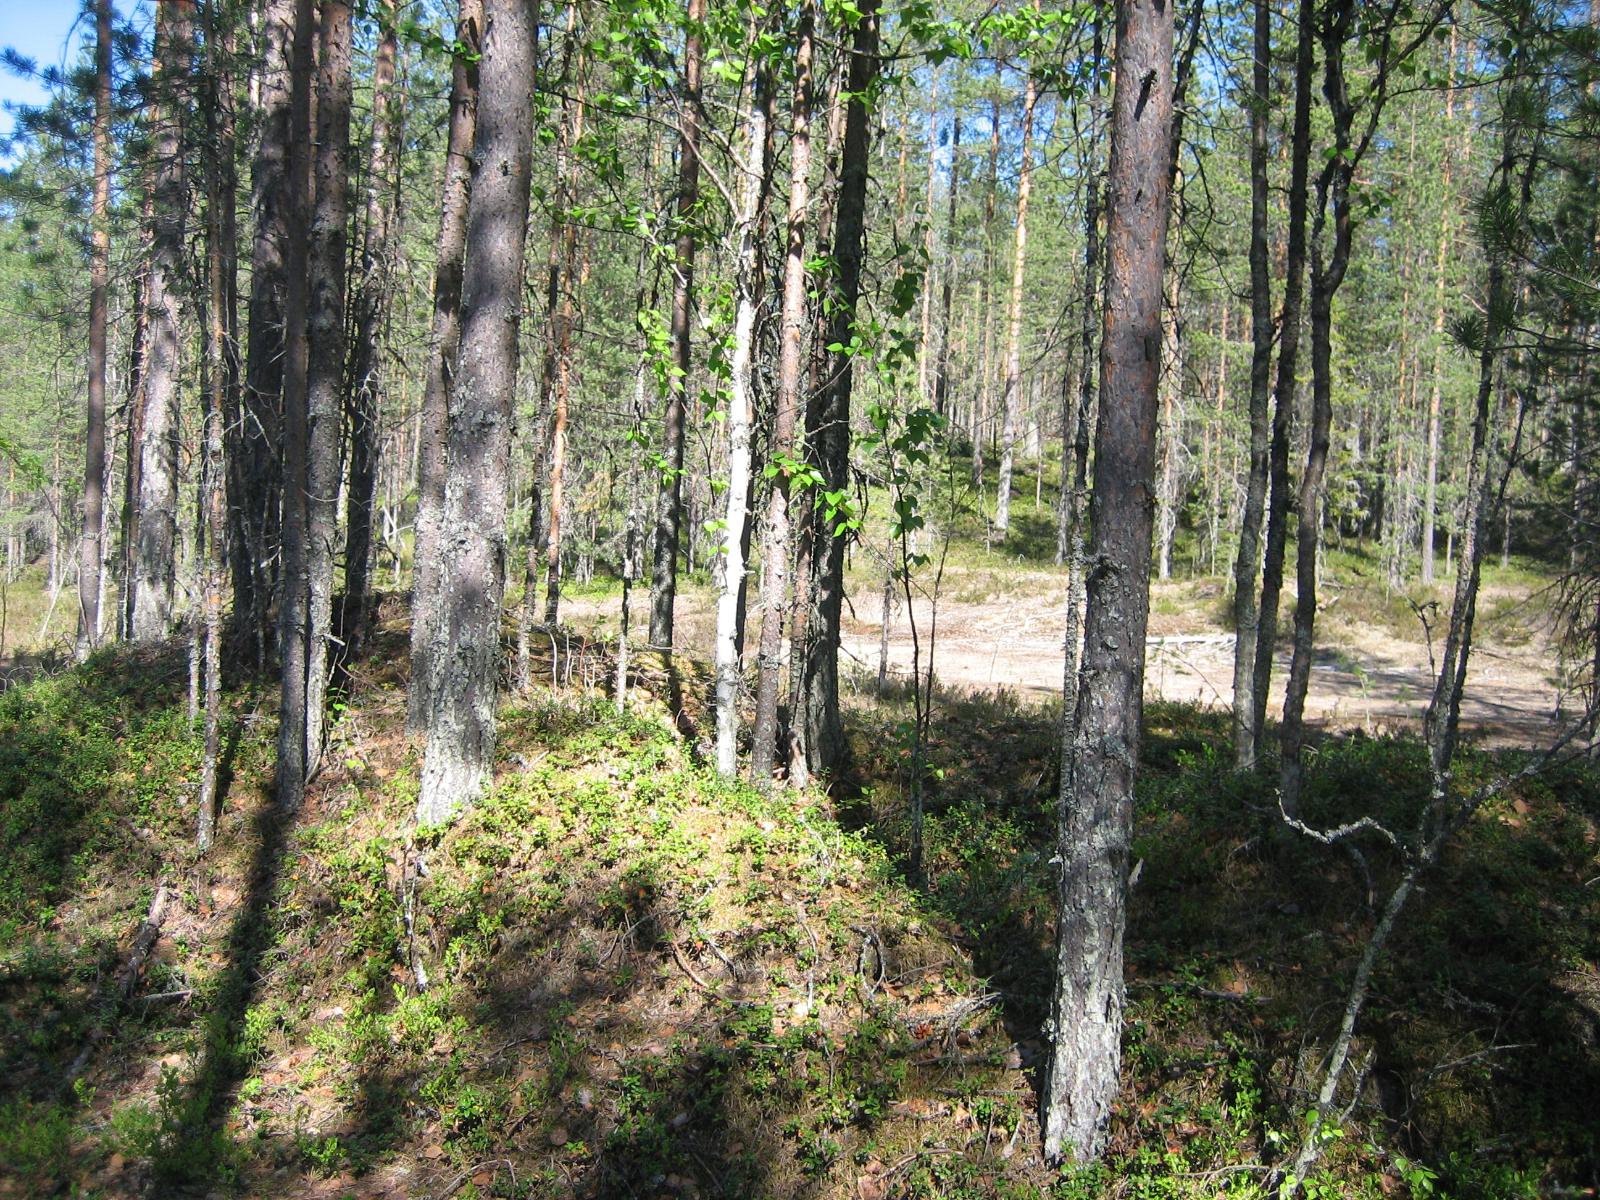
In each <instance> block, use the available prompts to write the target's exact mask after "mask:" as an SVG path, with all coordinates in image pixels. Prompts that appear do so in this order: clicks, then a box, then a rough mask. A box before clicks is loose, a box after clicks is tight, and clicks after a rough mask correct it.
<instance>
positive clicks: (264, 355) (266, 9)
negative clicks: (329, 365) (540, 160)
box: [231, 0, 304, 629]
mask: <svg viewBox="0 0 1600 1200" xmlns="http://www.w3.org/2000/svg"><path fill="white" fill-rule="evenodd" d="M295 11H296V0H264V3H263V4H262V6H261V63H260V65H259V67H258V68H257V72H256V90H257V92H258V95H259V97H260V98H259V101H258V103H257V105H256V117H255V119H256V124H257V128H258V131H259V132H258V135H257V136H258V139H259V140H258V141H257V144H256V152H255V158H254V161H253V162H252V164H251V171H250V192H251V194H250V208H251V212H252V214H253V216H254V224H255V237H254V241H253V242H252V245H251V258H250V322H249V328H248V330H247V332H246V335H245V336H246V349H245V381H244V404H243V408H244V414H245V420H244V422H243V427H242V428H241V430H240V432H239V438H238V441H239V446H240V450H241V454H240V460H241V461H240V463H239V466H238V468H237V476H238V478H239V480H240V492H241V494H240V495H238V496H235V497H232V498H231V504H232V506H233V507H234V508H235V510H237V511H238V512H239V513H240V514H241V523H242V525H243V527H244V532H245V544H244V545H242V546H239V547H237V548H236V549H235V551H234V555H233V566H234V572H233V578H234V585H233V586H234V607H235V611H236V612H238V613H240V614H241V615H242V614H243V613H248V614H249V616H250V620H251V621H252V623H253V624H254V625H255V626H256V627H257V628H258V629H261V628H264V627H265V626H266V621H267V608H268V607H269V605H270V601H271V593H272V590H273V570H274V566H273V564H274V562H275V560H276V558H277V555H278V550H279V539H280V537H281V533H280V522H281V513H280V508H281V506H282V505H283V504H284V503H285V499H284V495H283V472H284V464H283V463H282V462H281V461H280V457H279V456H280V454H281V453H282V450H281V449H280V447H282V446H283V445H284V437H285V431H286V426H285V422H284V371H285V369H286V365H287V363H286V352H285V345H284V338H285V328H286V312H285V310H286V305H287V300H288V291H289V286H290V284H289V276H288V255H289V253H290V243H291V240H298V238H299V236H300V234H301V233H302V231H303V229H304V227H303V226H300V227H294V226H293V225H292V224H291V220H290V214H291V213H292V211H293V209H294V204H295V198H294V197H293V196H292V195H291V193H290V181H289V158H290V136H291V135H290V107H291V99H290V79H289V74H290V58H291V48H292V43H293V40H294V21H295Z"/></svg>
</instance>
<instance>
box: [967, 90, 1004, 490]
mask: <svg viewBox="0 0 1600 1200" xmlns="http://www.w3.org/2000/svg"><path fill="white" fill-rule="evenodd" d="M999 190H1000V102H999V101H998V100H995V101H994V102H993V103H992V104H991V105H990V108H989V188H988V191H987V192H986V193H985V194H984V197H983V275H982V276H981V277H980V278H981V282H980V284H979V287H980V292H979V297H978V312H979V313H980V314H982V321H983V349H982V353H981V359H980V362H979V366H978V413H977V417H976V418H975V419H974V420H973V422H972V486H973V487H974V488H976V489H977V490H978V491H979V492H980V493H981V492H982V491H983V472H984V454H985V450H986V443H987V442H988V440H989V407H990V380H991V379H992V378H993V375H994V371H993V363H992V362H991V361H990V360H991V358H992V357H993V348H994V334H993V329H994V321H993V313H992V308H991V305H990V303H989V292H990V289H991V288H992V287H993V286H994V205H995V194H996V193H997V192H998V191H999Z"/></svg>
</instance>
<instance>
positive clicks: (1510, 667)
mask: <svg viewBox="0 0 1600 1200" xmlns="http://www.w3.org/2000/svg"><path fill="white" fill-rule="evenodd" d="M1035 575H1037V577H1035ZM972 582H973V581H966V584H967V585H966V586H964V583H963V581H962V580H961V579H959V578H957V579H954V580H949V579H947V587H946V594H947V595H948V596H954V597H960V598H956V599H944V600H941V602H940V604H939V608H938V613H937V616H938V621H937V625H935V624H934V621H933V617H934V612H933V607H932V605H931V604H930V603H928V602H926V601H921V600H919V602H918V605H917V622H918V631H919V635H920V638H921V642H922V647H923V653H924V654H926V652H927V646H928V635H929V631H930V630H932V631H933V632H934V637H933V652H934V671H935V674H936V677H937V679H938V681H939V683H940V684H941V685H943V686H946V687H956V688H971V689H976V690H985V691H998V690H1001V689H1006V690H1009V691H1012V692H1015V693H1019V694H1021V695H1022V696H1024V697H1026V698H1028V699H1036V700H1045V699H1049V698H1053V697H1058V696H1060V694H1061V683H1062V663H1063V658H1062V639H1063V631H1064V630H1065V627H1066V600H1065V595H1064V589H1062V588H1061V587H1060V583H1059V579H1058V578H1057V577H1056V576H1054V575H1050V574H1047V573H1044V572H1038V573H1035V572H1024V573H1021V575H1020V576H1018V577H1016V578H1008V579H1007V580H1006V581H1005V582H1006V583H1009V584H1012V585H1015V587H1016V591H1010V590H1009V589H1007V590H1006V591H1005V592H1002V593H1000V594H979V593H982V592H984V591H985V589H983V588H981V587H974V586H970V584H971V583H972ZM985 582H997V583H998V582H1000V581H999V580H996V579H995V578H994V577H993V576H989V575H986V577H985ZM1158 599H1165V600H1166V603H1159V604H1158V605H1157V612H1156V613H1155V614H1154V615H1152V618H1151V637H1150V640H1149V643H1148V657H1147V660H1146V670H1145V695H1146V697H1147V698H1148V699H1151V700H1173V701H1185V702H1191V703H1198V704H1203V705H1211V706H1215V707H1218V708H1226V707H1228V706H1229V703H1230V700H1231V697H1232V690H1233V635H1232V634H1231V633H1226V632H1222V631H1220V630H1219V628H1218V626H1217V623H1216V620H1215V618H1214V615H1212V614H1210V613H1209V612H1208V611H1207V609H1206V606H1207V604H1208V603H1212V599H1211V598H1208V597H1205V596H1197V595H1196V592H1195V587H1194V585H1192V584H1168V585H1163V586H1162V587H1161V588H1160V589H1158ZM1487 599H1488V597H1485V600H1486V601H1487ZM678 603H679V609H678V638H677V641H678V644H679V645H680V646H686V647H691V648H693V650H692V652H694V653H703V654H704V655H705V656H706V657H707V658H709V657H710V655H711V644H712V633H713V629H714V625H715V621H714V600H713V597H712V595H711V593H710V591H709V589H705V588H703V587H693V588H689V589H686V590H680V592H679V596H678ZM882 605H883V599H882V592H881V590H880V588H878V587H870V586H857V587H856V588H854V589H853V590H852V593H851V595H850V605H849V607H848V608H847V610H846V613H845V629H844V639H843V649H844V655H845V658H846V659H847V661H848V662H850V663H851V664H852V665H854V666H855V667H857V668H858V669H859V670H861V671H863V672H865V673H867V674H868V675H869V676H873V675H876V673H877V669H878V661H879V654H880V646H881V641H880V639H881V633H882V630H881V621H882V612H883V607H882ZM618 607H619V606H618V602H617V600H615V599H610V600H607V601H602V602H598V603H595V602H579V603H576V604H569V605H568V606H567V607H566V608H564V610H563V619H564V620H566V621H570V622H572V623H573V624H575V625H577V626H579V627H582V628H596V627H598V628H603V629H605V630H606V631H608V632H612V633H614V632H615V630H616V627H617V616H618ZM1212 607H1215V604H1214V603H1212ZM647 617H648V613H647V600H646V599H645V595H644V590H643V589H641V590H640V592H639V593H638V594H637V595H636V598H635V608H634V617H633V621H634V625H633V628H634V630H635V631H636V632H635V636H639V635H640V634H642V632H643V628H644V625H645V622H646V620H647ZM757 619H758V618H756V616H755V615H754V614H753V613H752V616H751V623H752V627H753V626H754V623H755V621H756V620H757ZM750 636H752V637H753V636H754V634H753V633H752V634H751V635H750ZM1318 641H1319V648H1318V651H1317V660H1316V662H1315V664H1314V666H1313V668H1312V674H1311V690H1310V694H1309V695H1308V697H1307V701H1306V715H1307V719H1308V720H1310V721H1312V722H1313V723H1316V724H1319V725H1322V726H1324V727H1327V728H1330V729H1355V728H1360V729H1363V730H1365V731H1366V732H1367V733H1369V734H1372V735H1374V736H1378V735H1381V734H1383V733H1386V732H1395V731H1399V730H1402V729H1416V728H1418V727H1419V726H1420V723H1421V720H1422V714H1423V711H1424V709H1426V707H1427V704H1428V699H1429V697H1430V696H1431V695H1432V691H1433V682H1434V669H1433V668H1432V667H1431V666H1430V664H1429V656H1428V646H1427V644H1426V642H1425V641H1424V640H1422V638H1421V637H1420V636H1419V637H1418V638H1417V639H1415V640H1406V639H1401V638H1396V637H1394V636H1392V635H1391V634H1390V633H1388V632H1386V631H1383V630H1380V629H1376V628H1352V627H1351V626H1350V624H1349V623H1348V622H1346V621H1344V620H1341V619H1340V616H1339V614H1338V612H1337V609H1335V611H1333V612H1331V613H1329V614H1328V615H1327V617H1326V619H1324V620H1323V621H1322V622H1321V623H1320V625H1319V631H1318ZM911 658H912V637H911V623H910V621H909V620H907V614H906V611H905V606H904V604H903V602H902V603H900V604H899V605H897V607H896V608H895V610H894V612H893V614H892V616H891V620H890V624H889V669H890V672H891V673H892V674H895V675H898V676H901V677H906V676H909V674H910V670H911ZM1556 663H1557V659H1556V655H1555V652H1554V650H1553V649H1552V648H1551V647H1550V646H1549V645H1548V643H1547V642H1546V640H1545V639H1544V638H1543V637H1541V636H1539V635H1537V634H1536V635H1534V636H1533V637H1532V638H1531V640H1528V641H1527V642H1526V644H1522V645H1518V646H1507V645H1497V644H1495V643H1493V642H1489V641H1480V642H1479V643H1478V644H1477V645H1476V646H1475V647H1474V649H1473V655H1472V662H1471V669H1470V671H1469V673H1468V688H1467V696H1466V699H1465V702H1464V704H1463V707H1462V724H1463V726H1464V728H1466V729H1468V730H1469V731H1471V732H1472V734H1473V735H1474V736H1476V737H1478V738H1480V739H1481V740H1483V741H1485V742H1487V743H1490V744H1494V745H1525V746H1536V745H1540V744H1543V743H1545V742H1547V741H1548V740H1549V739H1550V738H1551V737H1552V736H1553V735H1554V734H1555V733H1557V732H1558V730H1559V729H1560V727H1561V724H1562V722H1561V717H1560V710H1558V704H1559V702H1560V699H1561V695H1560V689H1559V683H1558V678H1557V670H1556ZM1288 670H1289V660H1288V653H1287V646H1286V645H1285V647H1284V651H1283V653H1280V655H1279V656H1278V663H1277V669H1276V670H1275V671H1274V679H1273V689H1272V698H1271V707H1270V709H1269V711H1270V712H1276V711H1279V710H1281V707H1282V700H1283V680H1284V678H1285V677H1286V676H1287V674H1288ZM1572 703H1573V701H1572V699H1571V698H1570V697H1569V698H1568V701H1567V709H1568V710H1570V708H1571V706H1572Z"/></svg>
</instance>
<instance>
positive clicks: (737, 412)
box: [714, 67, 772, 779]
mask: <svg viewBox="0 0 1600 1200" xmlns="http://www.w3.org/2000/svg"><path fill="white" fill-rule="evenodd" d="M771 118H772V80H771V77H770V75H769V74H768V72H767V69H766V68H765V67H758V68H757V69H756V78H755V90H754V95H753V96H752V97H751V102H750V115H749V120H748V125H747V128H746V132H745V137H746V140H747V146H746V150H745V154H746V162H745V163H744V178H743V180H742V183H743V190H742V193H741V195H740V203H739V214H738V230H737V235H736V236H737V239H738V242H737V244H738V257H737V259H736V260H735V264H734V296H735V302H734V303H735V308H734V318H733V356H732V360H731V364H730V368H731V369H730V379H729V391H730V395H729V398H728V492H727V515H726V517H725V518H724V521H723V526H722V546H721V548H720V550H719V552H718V555H717V561H716V565H715V568H714V571H715V575H716V577H717V581H718V584H719V590H718V595H717V633H716V708H717V770H718V771H719V772H721V774H723V775H724V776H726V777H728V778H730V779H731V778H733V777H734V776H736V775H737V774H738V769H739V694H740V692H741V691H742V690H743V689H742V687H741V684H742V683H743V672H742V671H741V670H740V663H739V643H738V626H739V593H740V591H741V589H742V588H743V586H744V576H745V556H744V547H743V544H742V540H743V537H744V531H745V526H746V523H747V519H748V513H749V510H748V507H747V505H748V502H749V497H750V480H751V475H752V471H751V463H750V432H751V425H752V424H753V423H754V418H755V402H754V395H753V389H752V385H751V361H752V359H753V357H754V351H755V336H756V287H757V278H756V272H757V270H758V269H759V258H758V256H757V251H756V234H757V231H758V230H759V229H760V227H761V224H762V221H761V211H760V210H761V206H762V205H763V203H765V200H766V189H765V188H763V187H762V181H763V179H764V178H765V176H766V152H767V125H768V123H769V121H770V120H771Z"/></svg>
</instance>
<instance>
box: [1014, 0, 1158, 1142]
mask: <svg viewBox="0 0 1600 1200" xmlns="http://www.w3.org/2000/svg"><path fill="white" fill-rule="evenodd" d="M1172 43H1173V9H1172V6H1171V5H1170V4H1158V3H1156V2H1155V0H1121V2H1120V3H1118V5H1117V40H1116V80H1117V86H1116V92H1115V97H1114V101H1113V117H1112V133H1111V167H1110V174H1109V190H1110V203H1109V210H1108V211H1109V221H1108V225H1107V236H1106V241H1107V256H1108V260H1109V263H1110V272H1109V275H1108V277H1107V282H1106V318H1105V337H1104V340H1103V342H1102V345H1101V351H1100V367H1101V379H1102V385H1101V396H1102V412H1101V417H1100V425H1099V432H1098V435H1097V438H1096V454H1095V481H1094V483H1095V487H1094V514H1093V523H1092V524H1093V535H1092V536H1093V545H1092V550H1091V559H1092V561H1093V562H1094V564H1095V569H1094V571H1093V573H1092V574H1091V576H1090V579H1089V593H1088V611H1087V614H1086V619H1085V631H1084V659H1083V670H1082V681H1083V682H1082V685H1081V686H1080V690H1079V693H1078V705H1077V721H1076V724H1077V730H1076V740H1075V741H1074V742H1073V744H1072V746H1071V747H1070V748H1069V753H1070V757H1069V758H1068V759H1067V764H1068V765H1067V769H1066V770H1065V771H1064V772H1063V779H1062V789H1061V804H1060V811H1059V825H1058V837H1057V845H1056V852H1057V854H1059V855H1060V858H1061V866H1060V869H1059V875H1058V879H1059V881H1060V882H1059V899H1060V909H1059V913H1060V915H1059V920H1058V925H1057V936H1056V985H1055V989H1054V994H1053V996H1052V1005H1051V1029H1052V1031H1053V1035H1052V1036H1053V1039H1054V1044H1053V1046H1052V1050H1051V1057H1050V1063H1049V1070H1048V1076H1047V1079H1046V1082H1045V1089H1044V1105H1043V1108H1044V1120H1043V1125H1044V1131H1043V1132H1044V1152H1045V1156H1046V1157H1047V1158H1050V1159H1059V1158H1061V1157H1062V1156H1064V1155H1073V1156H1075V1157H1076V1158H1078V1159H1079V1160H1084V1161H1092V1160H1094V1159H1096V1158H1098V1157H1099V1156H1100V1154H1101V1153H1102V1152H1103V1151H1104V1149H1105V1143H1106V1135H1107V1133H1108V1131H1109V1126H1110V1121H1111V1107H1112V1103H1113V1101H1114V1100H1115V1099H1116V1095H1117V1081H1118V1073H1119V1067H1120V1063H1121V1034H1122V1002H1123V979H1122V946H1123V933H1124V928H1125V923H1126V907H1127V879H1128V866H1129V862H1128V859H1129V854H1128V848H1129V840H1130V838H1131V836H1132V824H1133V784H1134V771H1135V765H1136V764H1137V762H1138V759H1139V735H1140V716H1141V710H1142V699H1141V697H1142V687H1143V677H1144V646H1145V629H1146V621H1147V618H1148V614H1149V605H1150V541H1151V532H1152V530H1151V510H1150V503H1149V496H1150V489H1151V487H1152V485H1153V483H1154V473H1155V433H1156V389H1157V386H1158V384H1159V381H1160V365H1161V364H1160V361H1159V359H1160V353H1159V349H1158V347H1159V346H1160V337H1161V292H1162V279H1163V275H1164V272H1165V268H1166V240H1167V239H1166V233H1167V216H1168V209H1169V201H1170V198H1171V173H1170V169H1169V161H1170V158H1171V143H1172V132H1173V131H1172V119H1171V118H1172V72H1173V59H1172Z"/></svg>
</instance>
